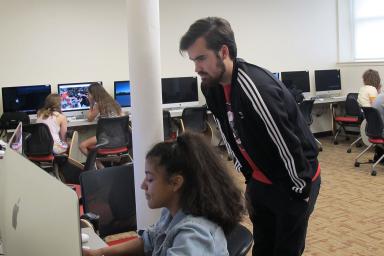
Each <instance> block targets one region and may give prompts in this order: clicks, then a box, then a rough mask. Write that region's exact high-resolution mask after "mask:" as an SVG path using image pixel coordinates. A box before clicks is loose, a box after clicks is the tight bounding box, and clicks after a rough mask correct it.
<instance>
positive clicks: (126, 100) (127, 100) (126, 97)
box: [113, 80, 131, 108]
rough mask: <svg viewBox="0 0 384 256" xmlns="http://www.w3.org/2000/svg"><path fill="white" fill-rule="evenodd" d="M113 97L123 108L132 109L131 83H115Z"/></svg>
mask: <svg viewBox="0 0 384 256" xmlns="http://www.w3.org/2000/svg"><path fill="white" fill-rule="evenodd" d="M113 96H114V98H115V100H116V101H117V103H119V104H120V106H121V107H122V108H129V107H131V83H130V82H129V81H128V80H127V81H115V82H114V93H113Z"/></svg>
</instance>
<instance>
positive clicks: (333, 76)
mask: <svg viewBox="0 0 384 256" xmlns="http://www.w3.org/2000/svg"><path fill="white" fill-rule="evenodd" d="M315 83H316V95H319V94H337V93H339V92H340V91H341V79H340V70H339V69H328V70H315Z"/></svg>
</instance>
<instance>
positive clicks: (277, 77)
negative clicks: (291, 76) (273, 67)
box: [272, 72, 280, 79]
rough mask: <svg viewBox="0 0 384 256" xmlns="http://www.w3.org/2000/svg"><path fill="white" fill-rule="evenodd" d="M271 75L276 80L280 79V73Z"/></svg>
mask: <svg viewBox="0 0 384 256" xmlns="http://www.w3.org/2000/svg"><path fill="white" fill-rule="evenodd" d="M272 74H273V75H274V76H275V77H276V79H280V73H279V72H273V73H272Z"/></svg>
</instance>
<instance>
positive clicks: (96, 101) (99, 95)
mask: <svg viewBox="0 0 384 256" xmlns="http://www.w3.org/2000/svg"><path fill="white" fill-rule="evenodd" d="M88 100H89V104H90V109H89V111H88V113H87V119H88V122H92V121H94V120H95V119H96V118H99V117H118V116H121V115H122V114H123V113H122V111H121V107H120V105H119V104H118V103H117V102H116V101H115V100H114V99H113V98H112V97H111V95H109V94H108V92H107V91H106V90H105V89H104V87H103V86H102V85H101V84H99V83H97V82H94V83H91V85H90V86H89V87H88ZM96 143H97V140H96V136H92V137H90V138H88V139H86V140H84V141H83V142H81V143H80V146H79V148H80V151H81V152H82V153H83V154H84V155H88V151H89V148H91V147H94V146H95V145H96ZM97 164H100V163H97Z"/></svg>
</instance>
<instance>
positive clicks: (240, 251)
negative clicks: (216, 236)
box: [227, 224, 253, 256]
mask: <svg viewBox="0 0 384 256" xmlns="http://www.w3.org/2000/svg"><path fill="white" fill-rule="evenodd" d="M252 242H253V237H252V233H251V232H250V231H249V230H248V229H247V228H246V227H244V226H243V225H241V224H237V225H236V227H235V228H234V229H233V230H232V231H231V233H229V234H228V235H227V248H228V252H229V256H245V255H247V253H248V251H249V250H250V249H251V246H252Z"/></svg>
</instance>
